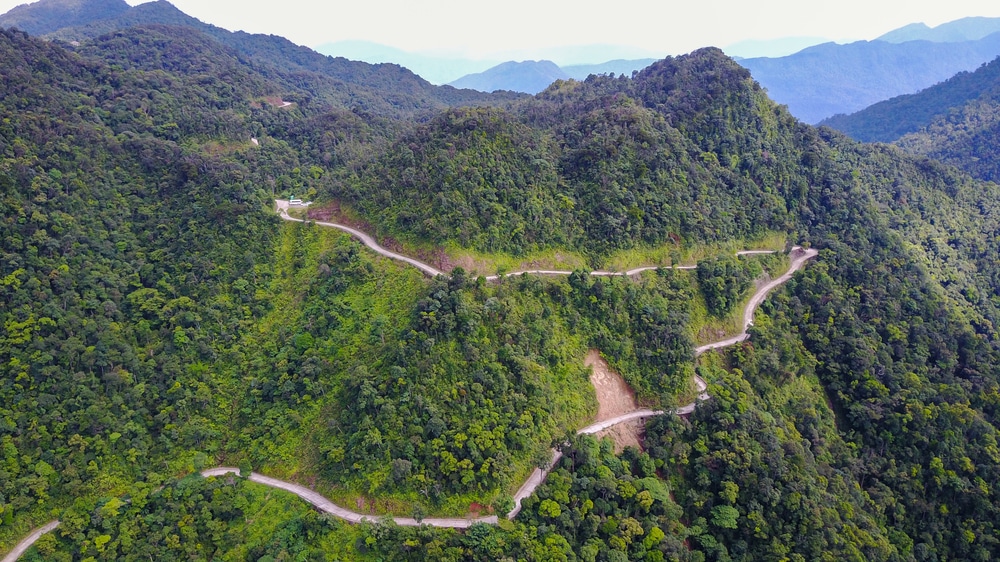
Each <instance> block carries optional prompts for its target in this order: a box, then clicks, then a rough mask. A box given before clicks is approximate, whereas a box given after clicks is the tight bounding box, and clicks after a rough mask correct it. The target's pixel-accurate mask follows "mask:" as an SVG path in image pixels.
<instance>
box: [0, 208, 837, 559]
mask: <svg viewBox="0 0 1000 562" xmlns="http://www.w3.org/2000/svg"><path fill="white" fill-rule="evenodd" d="M275 204H276V210H277V212H278V215H279V216H280V217H281V218H282V219H284V220H287V221H293V222H310V223H313V224H316V225H319V226H323V227H328V228H336V229H338V230H341V231H344V232H346V233H348V234H350V235H351V236H354V237H355V238H357V239H358V240H360V241H361V243H362V244H364V245H365V246H367V247H368V248H369V249H371V250H372V251H374V252H375V253H377V254H379V255H382V256H385V257H387V258H390V259H393V260H396V261H400V262H403V263H407V264H409V265H411V266H413V267H416V268H417V269H419V270H420V271H421V272H423V273H424V274H425V275H427V276H429V277H436V276H438V275H446V274H445V273H444V272H443V271H441V270H439V269H437V268H435V267H433V266H431V265H429V264H426V263H423V262H421V261H419V260H417V259H414V258H411V257H409V256H404V255H402V254H398V253H396V252H392V251H390V250H387V249H386V248H384V247H382V246H381V245H379V244H378V242H376V241H375V239H374V238H372V237H371V236H370V235H368V234H366V233H364V232H362V231H360V230H357V229H355V228H351V227H349V226H346V225H342V224H337V223H332V222H322V221H306V220H304V219H297V218H293V217H291V216H289V215H288V207H289V202H288V201H286V200H280V199H278V200H275ZM771 253H776V252H775V251H773V250H744V251H740V252H736V255H756V254H771ZM818 254H819V252H817V251H816V250H815V249H805V248H802V247H800V246H795V247H794V248H792V250H791V252H790V254H789V257H790V258H791V264H790V265H789V268H788V270H787V271H786V272H785V273H783V274H782V275H780V276H778V277H777V278H775V279H773V280H771V281H770V282H768V283H766V284H764V285H762V286H761V287H759V288H758V289H757V291H756V292H754V294H753V296H752V297H750V301H749V302H748V303H747V306H746V308H745V309H744V311H743V325H742V329H741V331H740V333H739V334H736V335H735V336H732V337H729V338H726V339H724V340H720V341H717V342H712V343H708V344H705V345H702V346H700V347H697V348H696V349H695V356H698V355H701V354H703V353H705V352H707V351H711V350H714V349H721V348H724V347H728V346H731V345H736V344H737V343H740V342H743V341H746V339H747V338H749V337H750V335H749V333H748V332H747V330H748V329H749V328H750V326H751V325H752V324H753V315H754V312H756V310H757V308H758V307H759V306H760V304H761V303H762V302H764V299H766V298H767V295H768V294H769V293H770V292H771V291H773V290H774V289H776V288H778V287H779V286H781V285H783V284H784V283H786V282H787V281H788V280H789V279H791V278H792V276H793V275H795V273H796V272H797V271H799V270H800V269H802V268H803V267H804V266H805V264H806V263H807V262H808V261H809V260H811V259H813V258H815V257H816V256H817V255H818ZM658 267H659V266H646V267H639V268H635V269H631V270H629V271H624V272H611V271H593V272H590V275H595V276H632V275H637V274H639V273H642V272H644V271H650V270H654V269H657V268H658ZM675 268H676V269H694V266H676V267H675ZM525 273H527V274H534V275H569V274H571V273H572V272H571V271H559V270H533V271H517V272H514V273H508V274H507V276H513V275H522V274H525ZM487 279H488V280H496V279H498V276H496V275H493V276H490V277H487ZM694 382H695V385H696V386H697V388H698V396H697V399H696V400H694V401H692V402H691V403H690V404H686V405H684V406H681V407H679V408H676V409H675V410H671V411H665V410H648V409H642V410H636V411H633V412H629V413H627V414H624V415H621V416H618V417H616V418H612V419H609V420H605V421H602V422H597V423H594V424H591V425H589V426H587V427H584V428H583V429H580V430H579V431H577V434H578V435H582V434H594V433H597V432H599V431H602V430H605V429H608V428H609V427H613V426H615V425H618V424H620V423H623V422H626V421H630V420H634V419H645V418H650V417H653V416H659V415H663V414H667V413H672V414H678V415H687V414H690V413H691V412H693V411H694V409H695V406H696V405H697V403H698V402H699V401H703V400H708V399H709V398H710V396H709V394H708V384H707V383H706V382H705V381H704V380H703V379H702V378H701V377H699V376H695V378H694ZM561 457H562V453H560V452H559V451H557V450H553V451H552V458H551V461H550V462H549V463H548V465H547V467H546V468H536V469H535V470H534V471H532V473H531V475H530V476H528V479H527V480H525V481H524V483H523V484H522V485H521V487H520V488H518V490H517V493H516V494H515V495H514V509H512V510H511V511H510V512H509V513H507V514H506V515H505V517H506V518H508V519H513V518H514V517H516V516H517V514H518V513H520V511H521V502H522V500H524V499H525V498H527V497H528V496H530V495H531V494H532V493H534V491H535V489H536V488H538V486H539V485H541V483H542V482H544V481H545V477H546V476H548V473H549V470H551V468H552V467H554V466H555V464H556V463H557V462H558V461H559V459H560V458H561ZM239 472H240V471H239V469H238V468H233V467H227V466H222V467H217V468H211V469H208V470H204V471H202V473H201V475H202V476H204V477H206V478H208V477H225V476H226V475H230V474H232V475H237V474H239ZM247 479H248V480H250V481H251V482H256V483H258V484H262V485H264V486H270V487H272V488H278V489H282V490H285V491H288V492H291V493H293V494H295V495H296V496H298V497H300V498H302V499H303V500H305V501H306V502H308V503H310V504H311V505H313V506H314V507H316V509H318V510H320V511H322V512H324V513H329V514H330V515H333V516H334V517H338V518H341V519H344V520H345V521H349V522H351V523H359V522H361V521H377V520H379V519H383V518H384V517H376V516H371V515H366V514H363V513H358V512H355V511H351V510H349V509H347V508H344V507H341V506H338V505H336V504H335V503H333V502H331V501H330V500H328V499H327V498H325V497H323V496H322V495H321V494H319V493H318V492H316V491H314V490H311V489H309V488H306V487H305V486H301V485H299V484H295V483H292V482H286V481H284V480H278V479H276V478H270V477H268V476H264V475H262V474H259V473H256V472H253V473H251V474H250V475H249V477H247ZM391 519H392V520H393V521H394V522H395V523H396V524H397V525H401V526H418V525H430V526H433V527H449V528H455V529H465V528H468V527H470V526H472V525H473V524H476V523H485V524H490V525H495V524H496V523H497V521H498V520H499V519H498V517H497V516H496V515H490V516H484V517H474V518H461V517H455V518H439V517H428V518H425V519H421V520H419V521H418V520H416V519H414V518H412V517H391ZM58 526H59V521H50V522H48V523H46V524H45V525H43V526H41V527H38V528H36V529H34V530H33V531H32V532H31V533H30V534H29V535H28V536H27V537H25V538H24V539H23V540H21V542H19V543H18V544H17V545H16V546H15V547H14V549H13V550H11V551H10V552H9V553H8V554H7V555H6V556H4V558H3V559H2V560H0V562H15V561H16V560H17V559H18V558H19V557H20V556H21V555H22V554H23V553H24V552H25V551H27V550H28V548H30V547H31V545H32V544H34V543H35V541H37V540H38V539H39V538H40V537H41V536H42V535H44V534H46V533H48V532H51V531H52V530H54V529H56V528H57V527H58Z"/></svg>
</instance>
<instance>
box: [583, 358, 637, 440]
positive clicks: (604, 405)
mask: <svg viewBox="0 0 1000 562" xmlns="http://www.w3.org/2000/svg"><path fill="white" fill-rule="evenodd" d="M583 364H584V365H586V366H588V367H590V384H592V385H594V391H595V392H596V393H597V404H598V408H597V419H596V420H594V421H604V420H609V419H611V418H614V417H618V416H620V415H622V414H627V413H629V412H633V411H635V410H638V409H639V405H638V403H636V400H635V392H633V391H632V389H631V388H629V386H628V384H627V383H626V382H625V379H623V378H622V376H621V375H619V374H618V373H616V372H614V371H613V370H611V367H610V366H609V365H608V362H607V361H605V360H604V358H603V357H601V353H600V352H599V351H597V350H596V349H591V350H590V351H589V352H587V357H586V359H584V362H583ZM645 427H646V426H645V423H644V422H643V421H642V420H633V421H630V422H625V423H620V424H618V425H616V426H614V427H611V428H608V429H605V430H604V431H601V432H599V433H597V434H596V435H595V436H596V437H597V438H601V437H604V436H608V437H610V438H611V439H612V440H613V441H614V442H615V450H616V451H618V452H621V451H622V450H623V449H624V448H625V447H627V446H629V445H631V446H633V447H639V446H640V444H641V442H642V441H641V437H642V434H643V431H644V430H645Z"/></svg>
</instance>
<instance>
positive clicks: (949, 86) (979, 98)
mask: <svg viewBox="0 0 1000 562" xmlns="http://www.w3.org/2000/svg"><path fill="white" fill-rule="evenodd" d="M821 124H822V125H828V126H830V127H833V128H835V129H838V130H841V131H844V132H845V133H847V134H848V135H851V136H852V137H853V138H856V139H858V140H862V141H880V142H893V143H895V144H897V145H898V146H900V147H902V148H903V149H904V150H906V151H907V152H910V153H912V154H917V155H921V156H928V157H931V158H934V159H936V160H940V161H942V162H946V163H949V164H952V165H954V166H957V167H958V168H961V169H962V170H964V171H966V172H968V173H969V174H970V175H972V176H973V177H977V178H980V179H983V180H987V181H993V182H997V181H1000V158H998V154H997V151H996V146H997V137H998V134H1000V133H998V131H1000V59H997V60H994V61H992V62H990V63H988V64H984V65H983V66H981V67H980V68H979V69H977V70H976V71H975V72H962V73H960V74H957V75H956V76H954V77H952V78H951V79H949V80H946V81H944V82H942V83H940V84H937V85H935V86H932V87H930V88H927V89H926V90H923V91H920V92H917V93H916V94H912V95H908V96H900V97H898V98H893V99H890V100H887V101H884V102H881V103H877V104H875V105H873V106H871V107H869V108H867V109H864V110H862V111H859V112H858V113H854V114H852V115H839V116H835V117H831V118H830V119H827V120H825V121H823V123H821Z"/></svg>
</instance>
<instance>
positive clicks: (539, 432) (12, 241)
mask: <svg viewBox="0 0 1000 562" xmlns="http://www.w3.org/2000/svg"><path fill="white" fill-rule="evenodd" d="M149 9H151V10H154V11H155V10H157V9H161V10H162V9H163V6H160V7H159V8H157V7H156V6H154V7H152V8H149ZM126 13H128V12H126ZM141 13H142V12H140V14H141ZM213 33H214V34H216V35H213ZM227 33H229V32H225V33H222V32H211V33H209V32H208V31H206V30H204V29H200V28H198V26H196V25H193V24H192V25H185V26H180V27H179V26H176V25H174V26H169V25H163V24H162V23H154V22H144V23H143V25H124V26H123V27H121V28H115V29H104V30H103V31H101V32H100V33H96V34H94V35H90V34H84V35H81V36H80V39H79V45H78V46H74V45H71V44H68V43H64V42H61V41H46V40H44V39H40V38H37V37H32V36H29V35H26V34H24V33H20V32H13V31H2V32H0V55H2V56H0V74H2V75H3V76H5V77H7V78H8V79H7V80H4V81H2V82H0V89H2V90H0V110H2V112H3V114H4V115H5V116H6V117H5V119H4V120H3V122H2V123H0V154H2V155H3V160H2V161H0V211H2V212H0V217H2V218H0V231H2V232H0V252H2V259H0V322H3V326H4V331H3V332H2V334H0V354H2V355H3V357H4V358H5V359H4V361H3V362H2V363H0V455H2V463H0V496H2V498H0V516H2V519H0V543H2V544H3V545H4V547H6V546H7V545H10V544H12V543H13V542H15V541H16V540H17V539H19V538H20V537H21V536H23V535H25V534H27V531H28V529H29V528H31V527H33V526H36V525H39V524H42V523H44V522H46V521H49V520H50V519H52V518H53V517H58V518H59V519H60V520H61V521H62V524H61V526H60V530H58V531H56V532H55V533H50V534H48V535H46V537H47V538H45V539H44V540H43V541H41V542H39V543H37V544H36V546H35V547H34V550H33V552H30V553H29V554H27V555H26V556H28V558H27V559H28V560H36V559H59V558H63V559H66V558H69V559H72V558H74V557H82V556H85V555H86V556H96V555H98V554H99V555H100V556H103V557H105V558H110V559H115V558H122V559H129V558H130V557H132V556H136V557H145V558H146V559H148V558H149V557H155V556H159V557H162V558H165V559H167V558H169V559H183V558H197V557H202V558H215V557H219V558H221V557H225V556H233V557H241V558H257V559H259V558H262V557H265V556H272V557H274V558H279V557H302V558H305V557H316V558H323V557H327V558H343V559H362V560H364V559H368V560H375V559H380V558H381V559H404V560H427V559H440V560H447V559H451V560H482V559H500V558H503V557H505V556H509V557H512V558H517V559H521V558H523V559H525V560H545V559H567V560H570V559H574V557H575V558H577V559H587V560H598V559H600V560H629V559H636V560H640V559H647V560H665V559H673V558H676V559H681V560H727V559H732V558H743V559H772V558H773V559H779V558H789V559H792V558H800V559H805V560H814V559H822V558H823V557H824V556H827V557H832V558H836V559H858V560H861V559H867V560H908V559H933V558H937V559H988V558H990V557H993V556H996V555H997V554H1000V551H998V548H997V544H998V539H1000V537H997V536H996V530H995V529H994V525H993V522H994V521H996V520H997V519H998V517H1000V497H998V496H997V494H995V493H993V492H992V490H995V489H998V487H997V484H998V482H1000V471H998V469H997V468H996V467H997V466H1000V464H998V463H1000V459H998V458H997V453H996V443H997V440H998V438H1000V431H998V428H997V426H996V424H995V421H994V420H995V415H994V414H995V411H994V410H995V409H996V399H995V398H996V391H997V388H1000V367H998V366H1000V346H998V339H1000V336H998V333H997V330H996V325H997V322H998V321H1000V300H998V299H997V298H996V295H998V294H1000V275H998V270H997V267H996V263H997V259H998V256H1000V240H998V239H997V238H996V237H995V236H994V233H995V231H996V229H997V228H1000V216H998V214H997V209H1000V205H998V202H1000V188H998V187H997V185H995V184H991V183H987V182H981V181H977V180H975V179H973V178H971V177H969V176H968V175H965V174H963V173H961V172H960V171H959V170H957V169H955V168H952V167H949V166H945V165H942V164H939V163H936V162H934V161H931V160H928V159H926V158H921V157H914V156H911V155H908V154H906V153H905V152H903V151H902V150H900V149H898V148H895V147H891V146H886V145H865V144H861V143H858V142H855V141H853V140H851V139H849V138H847V137H845V136H843V135H841V134H839V133H837V132H835V131H833V130H831V129H829V128H819V129H817V128H814V127H812V126H810V125H807V124H805V123H802V122H800V121H798V120H797V119H796V118H794V117H793V116H792V114H791V113H789V111H788V109H787V108H785V107H783V106H781V105H779V104H777V103H775V102H774V101H772V100H771V99H770V98H769V97H768V92H767V91H766V90H765V89H764V88H763V87H761V85H760V84H759V83H758V82H757V81H755V79H754V77H753V75H752V73H751V72H750V71H748V70H747V69H746V68H744V67H742V66H740V65H739V64H737V63H736V62H735V61H733V60H732V59H730V58H728V57H726V56H725V55H724V54H723V53H722V52H721V51H720V50H718V49H713V48H706V49H700V50H697V51H695V52H693V53H690V54H687V55H682V56H678V57H668V58H665V59H662V60H659V61H656V62H654V63H653V64H651V65H649V66H648V67H647V68H645V69H643V70H641V71H640V72H637V73H636V74H635V75H634V76H607V75H604V76H591V77H589V78H587V79H586V80H582V81H579V80H562V81H557V82H556V83H554V84H552V85H550V86H549V87H548V88H546V89H545V90H544V91H542V92H540V93H539V94H538V95H536V96H531V97H529V96H510V95H503V96H490V95H487V94H479V93H471V92H462V91H459V90H454V89H450V88H436V87H432V86H429V85H426V83H424V82H422V81H420V80H419V79H416V78H414V77H412V74H407V73H406V72H405V71H403V70H401V69H399V68H398V67H395V68H393V67H391V65H385V66H386V68H382V67H378V66H371V65H360V63H358V64H359V65H358V66H354V65H345V64H344V63H341V62H340V61H337V60H336V59H329V58H327V57H322V56H321V55H317V54H315V53H310V52H307V51H306V50H300V49H299V48H297V47H294V46H289V44H288V43H287V42H286V41H284V40H283V39H280V38H267V37H261V36H246V35H240V34H229V35H226V34H227ZM219 37H222V38H223V39H219ZM276 61H282V62H281V63H280V64H277V63H276ZM282 65H288V68H290V69H294V70H288V71H286V70H283V69H282V68H281V66H282ZM338 72H343V74H338ZM291 195H295V196H297V197H300V198H303V199H307V200H312V201H313V202H314V203H313V205H311V206H309V208H308V209H307V210H305V211H303V212H304V213H306V214H305V215H304V217H303V221H304V222H293V221H280V220H279V219H278V217H277V216H276V215H275V213H274V211H273V207H272V205H273V200H274V199H276V198H282V199H284V198H288V197H289V196H291ZM315 220H322V221H324V222H331V221H332V222H340V223H349V225H352V226H353V227H354V228H356V229H358V230H361V231H364V232H367V233H368V234H369V235H371V236H373V237H374V238H375V239H376V240H377V241H378V242H379V244H381V245H382V246H384V247H387V248H388V249H390V250H392V251H393V252H394V253H395V254H402V255H407V256H415V257H416V258H418V259H420V260H421V261H423V262H426V263H429V264H430V265H431V266H432V269H440V270H444V271H446V272H447V273H448V275H439V276H435V277H433V278H431V277H428V276H424V275H423V274H422V273H421V272H420V271H418V270H416V269H415V268H413V267H411V266H408V265H406V264H402V263H397V262H394V261H390V260H387V259H384V258H381V257H379V256H378V255H376V254H374V253H372V252H370V251H369V249H368V247H366V246H364V245H362V244H361V243H359V242H357V241H355V240H353V239H351V238H350V237H348V236H347V235H341V234H338V233H337V232H335V231H334V229H330V228H324V227H321V226H318V225H315V224H311V223H310V222H311V221H315ZM794 244H802V245H804V246H808V247H809V248H810V249H815V250H817V255H816V261H815V263H812V264H810V265H809V266H806V267H805V268H804V269H803V270H802V271H800V272H799V273H797V274H796V275H795V276H794V277H793V278H792V279H790V280H788V281H787V283H785V284H784V285H782V287H781V288H780V289H777V290H776V291H775V292H773V293H772V294H771V295H770V296H769V297H768V300H767V301H766V302H765V303H764V304H762V305H761V308H760V310H759V311H758V313H757V315H756V316H755V318H754V323H753V326H752V328H751V329H750V330H749V332H748V333H749V337H748V338H747V339H746V340H745V341H742V342H739V343H737V344H735V345H733V346H731V347H727V348H725V349H722V350H718V351H710V352H706V353H704V354H702V355H700V356H698V355H696V353H695V350H696V349H697V348H699V347H700V346H703V345H704V344H706V343H710V342H716V341H719V340H725V339H727V338H728V337H730V336H735V335H737V334H738V333H739V328H738V327H736V328H735V329H734V325H740V324H741V321H742V318H735V319H734V316H741V314H740V311H741V310H742V306H743V304H744V303H745V302H746V301H747V300H748V299H749V298H750V294H751V293H753V292H754V291H753V289H752V288H753V287H754V286H755V283H759V284H760V285H761V286H764V285H766V284H767V283H768V280H769V279H774V278H775V277H777V276H778V275H780V274H781V273H782V272H784V271H786V270H787V268H788V265H789V261H788V260H789V259H790V258H789V257H787V256H786V255H784V250H785V249H786V247H790V246H792V245H794ZM747 248H753V249H761V250H764V249H767V250H774V251H776V252H777V254H776V255H771V254H766V255H757V254H751V255H745V256H740V257H736V256H734V251H735V250H742V249H747ZM808 255H812V253H811V252H810V253H809V254H808ZM510 263H518V264H520V263H526V264H528V266H529V267H526V268H525V269H548V268H549V266H552V267H553V268H555V267H556V266H560V268H562V266H563V264H566V263H570V264H571V265H569V266H568V267H567V268H568V269H570V270H572V273H570V274H569V275H551V276H543V275H535V274H525V275H518V276H513V277H504V276H499V275H497V278H496V279H495V280H488V279H487V277H489V276H494V275H496V274H498V273H505V272H508V271H512V270H511V269H509V268H508V265H506V264H510ZM638 265H642V266H648V267H650V268H653V269H649V270H648V271H643V272H639V273H636V274H635V275H632V276H625V275H617V276H611V275H608V276H594V275H590V274H589V272H592V271H594V270H598V269H601V270H604V271H606V272H608V273H614V272H615V270H617V271H618V272H621V271H625V270H627V269H631V268H633V267H636V266H638ZM674 265H684V266H685V267H686V268H693V269H691V270H688V269H680V268H674V267H672V266H674ZM466 266H468V267H466ZM592 350H596V353H597V354H599V355H600V356H601V357H602V358H603V359H604V360H605V361H606V362H607V364H608V368H609V370H611V371H614V372H615V373H617V374H618V375H620V380H621V381H622V383H621V384H622V385H627V386H628V388H629V389H631V391H632V392H634V394H635V397H636V401H637V404H638V405H641V406H643V407H648V408H650V409H653V408H660V409H663V410H667V409H670V408H673V407H676V406H679V405H686V404H692V403H695V402H696V403H697V404H696V405H695V406H694V407H693V408H692V409H691V412H690V413H688V414H685V417H681V416H675V415H670V416H658V417H656V418H655V419H652V420H651V421H650V422H649V423H648V424H647V425H646V427H645V433H644V435H642V436H641V440H640V438H639V437H637V438H636V441H637V442H639V444H640V445H641V447H642V448H637V447H635V446H634V445H633V446H630V447H624V448H621V450H618V451H616V447H615V443H614V442H613V441H611V440H597V439H595V438H594V437H591V436H577V435H576V434H575V432H576V430H577V429H579V428H582V427H585V426H587V425H589V424H590V423H592V422H593V421H594V417H595V415H596V413H597V412H598V411H599V410H598V404H597V396H596V393H595V391H594V388H593V386H592V384H591V381H590V371H589V368H588V367H587V366H586V365H585V363H584V361H585V358H586V357H588V356H593V355H594V353H595V352H594V351H592ZM696 374H697V375H698V376H699V377H701V379H703V380H704V381H705V383H706V386H707V390H706V391H705V392H707V393H708V396H710V397H711V398H710V399H707V400H696V397H698V396H700V394H701V393H702V391H703V389H702V388H701V387H700V386H698V385H696V384H693V383H692V381H693V380H699V379H695V378H694V375H696ZM552 447H556V448H558V449H559V450H560V451H561V452H562V457H561V459H560V460H559V463H558V465H557V466H555V467H554V468H553V469H552V471H551V472H550V473H549V475H548V478H546V480H545V483H544V484H542V485H540V486H539V487H538V488H537V489H536V491H535V493H534V494H533V495H531V496H529V497H528V498H525V500H524V501H523V503H522V510H521V511H520V512H519V513H518V515H517V517H515V518H514V520H513V521H505V522H502V523H498V524H497V525H495V526H489V525H485V524H479V525H471V526H470V527H469V529H468V530H467V531H466V532H464V533H459V532H456V531H452V530H439V529H432V528H426V527H425V528H420V527H413V528H405V529H404V528H401V527H397V526H395V525H393V524H391V523H388V522H378V523H370V522H369V523H362V524H359V525H357V526H350V525H348V524H346V523H342V522H338V521H335V520H332V519H329V518H325V517H321V516H319V515H318V514H317V513H316V512H314V511H312V510H309V509H304V508H303V504H301V502H299V500H297V499H295V498H292V497H289V496H286V495H284V494H280V493H278V492H273V493H272V492H271V491H268V492H263V491H262V490H261V489H260V488H258V487H256V484H254V483H253V482H251V481H248V480H246V479H243V478H241V477H237V476H232V477H219V478H215V477H212V478H208V479H205V478H202V477H201V476H199V475H197V474H194V473H196V472H197V473H201V472H202V471H203V470H205V469H207V468H211V467H214V466H236V467H239V470H240V471H241V472H250V471H251V470H252V471H256V472H258V473H261V474H265V475H268V476H273V477H275V478H281V479H283V480H288V481H292V482H295V483H297V484H298V485H301V486H305V487H308V488H312V489H315V490H317V491H319V492H321V493H322V494H323V495H324V496H326V497H329V498H331V499H332V500H335V501H336V502H337V503H338V504H342V505H346V506H348V507H350V508H351V509H353V510H356V511H357V512H359V513H365V514H368V515H370V516H371V517H373V518H375V517H377V516H378V515H379V514H382V513H395V514H397V515H402V516H405V517H412V518H413V519H414V520H420V519H422V518H424V517H427V516H430V515H434V516H447V517H453V518H454V517H466V516H470V515H480V516H486V515H488V514H490V513H494V514H496V513H507V512H508V511H509V510H510V508H511V507H512V506H511V503H512V499H513V493H514V492H515V491H516V487H517V486H518V485H519V484H520V483H521V482H524V480H525V476H526V475H528V474H531V473H533V472H534V471H535V469H536V468H537V467H539V465H542V466H544V465H546V464H547V463H548V462H549V461H550V460H551V459H552V458H553V457H552V453H551V448H552Z"/></svg>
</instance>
